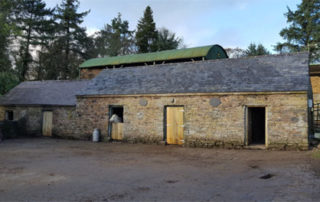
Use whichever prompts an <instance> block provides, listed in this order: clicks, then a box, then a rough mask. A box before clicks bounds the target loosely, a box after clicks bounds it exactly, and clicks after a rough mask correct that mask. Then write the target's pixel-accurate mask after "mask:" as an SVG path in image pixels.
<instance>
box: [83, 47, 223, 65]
mask: <svg viewBox="0 0 320 202" xmlns="http://www.w3.org/2000/svg"><path fill="white" fill-rule="evenodd" d="M227 57H228V56H227V53H226V52H225V50H224V49H223V48H222V47H221V46H219V45H213V46H203V47H196V48H184V49H176V50H167V51H159V52H153V53H143V54H132V55H123V56H116V57H105V58H94V59H90V60H87V61H85V62H84V63H82V64H81V65H80V68H92V67H106V66H121V65H125V66H128V65H129V66H130V65H134V64H140V65H141V64H144V63H148V62H160V63H161V62H172V61H177V60H178V61H180V60H184V61H185V60H189V61H190V60H191V59H194V60H197V59H199V58H200V59H202V58H204V59H206V60H212V59H220V58H227Z"/></svg>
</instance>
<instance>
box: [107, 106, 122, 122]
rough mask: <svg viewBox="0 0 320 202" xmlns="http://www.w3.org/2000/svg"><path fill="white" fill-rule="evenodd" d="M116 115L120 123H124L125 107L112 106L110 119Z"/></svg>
mask: <svg viewBox="0 0 320 202" xmlns="http://www.w3.org/2000/svg"><path fill="white" fill-rule="evenodd" d="M114 114H116V115H117V116H118V117H119V118H120V120H121V121H120V122H123V107H122V106H111V107H110V118H111V117H112V115H114Z"/></svg>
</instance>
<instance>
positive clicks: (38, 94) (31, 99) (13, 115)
mask: <svg viewBox="0 0 320 202" xmlns="http://www.w3.org/2000/svg"><path fill="white" fill-rule="evenodd" d="M87 83H88V81H86V80H82V81H62V80H57V81H26V82H23V83H21V84H19V85H18V86H16V87H15V88H13V89H12V90H11V91H10V92H9V93H7V94H6V95H4V96H2V97H0V121H1V120H7V121H19V123H23V124H24V129H25V131H24V132H25V133H26V134H25V135H44V136H53V135H56V136H62V137H67V136H68V135H69V134H73V133H74V131H72V130H73V129H74V128H75V127H76V125H75V124H76V122H75V117H76V112H75V111H76V96H75V95H76V92H77V91H79V90H80V89H82V88H84V87H85V86H86V84H87Z"/></svg>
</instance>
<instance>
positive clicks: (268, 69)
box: [75, 53, 312, 149]
mask: <svg viewBox="0 0 320 202" xmlns="http://www.w3.org/2000/svg"><path fill="white" fill-rule="evenodd" d="M308 68H309V67H308V54H307V53H296V54H286V55H271V56H260V57H249V58H241V59H220V60H208V61H197V62H183V63H173V64H156V65H152V66H143V67H141V66H140V67H128V68H118V69H105V70H103V71H102V72H101V73H100V74H99V75H98V76H97V77H96V78H94V79H93V80H91V81H90V82H89V83H88V85H86V86H85V88H84V89H82V90H81V91H80V92H79V93H78V95H77V114H78V116H79V117H78V118H79V119H78V127H79V128H78V131H81V132H80V133H79V134H88V135H89V134H90V133H91V132H92V130H93V129H94V128H99V129H100V130H101V134H102V137H103V138H104V139H105V140H109V139H116V140H119V139H120V140H122V141H129V142H148V143H161V142H165V143H167V144H178V145H185V146H200V147H214V146H224V147H235V148H238V147H244V146H248V145H262V146H265V147H266V148H276V149H289V148H300V149H307V148H308V138H309V121H310V120H309V117H310V114H309V109H310V108H309V107H311V106H308V102H309V103H310V101H311V102H312V100H310V99H311V97H312V96H311V91H310V89H311V88H310V78H309V72H308ZM114 114H117V116H118V117H120V118H121V120H122V123H118V125H114V123H111V122H110V118H111V117H112V115H114ZM113 127H117V128H116V129H114V128H113ZM114 133H115V134H114ZM75 136H77V135H76V134H75Z"/></svg>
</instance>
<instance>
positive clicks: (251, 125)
mask: <svg viewBox="0 0 320 202" xmlns="http://www.w3.org/2000/svg"><path fill="white" fill-rule="evenodd" d="M265 143H266V108H265V107H249V108H248V145H250V144H251V145H252V144H265Z"/></svg>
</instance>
